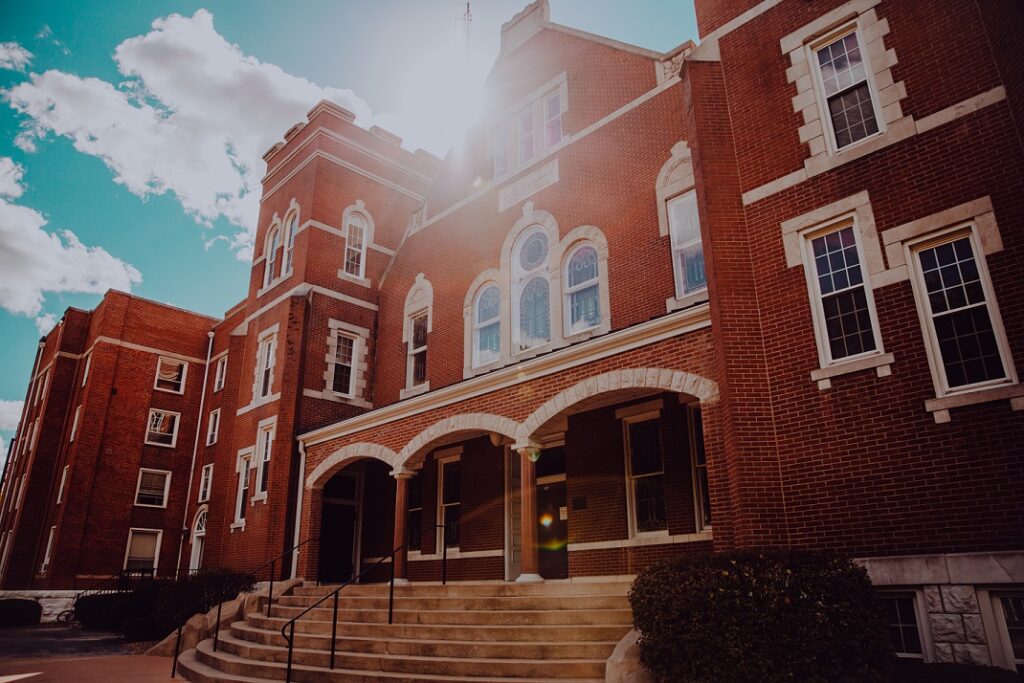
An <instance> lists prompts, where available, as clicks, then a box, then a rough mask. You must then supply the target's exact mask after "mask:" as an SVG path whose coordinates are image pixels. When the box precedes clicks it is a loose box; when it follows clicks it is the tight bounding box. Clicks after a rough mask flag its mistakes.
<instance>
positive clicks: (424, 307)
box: [398, 273, 434, 400]
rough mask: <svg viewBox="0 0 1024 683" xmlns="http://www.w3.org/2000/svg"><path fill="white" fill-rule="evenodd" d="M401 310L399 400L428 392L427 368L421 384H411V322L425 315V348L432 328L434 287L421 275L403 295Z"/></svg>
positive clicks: (412, 340) (417, 276) (428, 342)
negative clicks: (401, 382)
mask: <svg viewBox="0 0 1024 683" xmlns="http://www.w3.org/2000/svg"><path fill="white" fill-rule="evenodd" d="M402 310H403V321H402V342H403V343H404V344H405V345H406V356H405V357H406V360H405V388H404V389H402V390H401V391H400V392H399V394H398V396H399V400H402V399H406V398H410V397H412V396H417V395H419V394H422V393H425V392H427V391H430V379H429V367H427V368H426V370H427V372H426V373H425V374H424V381H423V382H421V383H419V384H416V383H414V382H413V376H414V375H413V353H414V351H413V344H414V339H413V320H414V319H415V318H417V317H419V316H420V315H426V317H427V339H426V340H425V341H426V345H427V347H429V346H430V333H431V332H432V331H433V326H434V286H433V285H432V284H431V283H430V281H429V280H427V279H426V277H425V276H424V275H423V273H418V274H417V275H416V279H415V280H414V281H413V284H412V286H411V287H410V288H409V292H408V293H407V294H406V295H405V306H404V307H403V309H402ZM417 348H418V347H417ZM428 362H429V359H428Z"/></svg>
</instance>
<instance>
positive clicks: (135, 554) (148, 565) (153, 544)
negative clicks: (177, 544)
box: [124, 529, 163, 571]
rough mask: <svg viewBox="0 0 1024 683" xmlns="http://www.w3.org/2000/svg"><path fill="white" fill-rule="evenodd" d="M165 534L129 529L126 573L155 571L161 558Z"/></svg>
mask: <svg viewBox="0 0 1024 683" xmlns="http://www.w3.org/2000/svg"><path fill="white" fill-rule="evenodd" d="M162 536H163V532H162V531H161V530H159V529H129V530H128V547H127V548H126V549H125V554H124V569H125V570H126V571H147V570H150V571H155V570H156V568H157V560H158V558H159V556H160V539H161V537H162Z"/></svg>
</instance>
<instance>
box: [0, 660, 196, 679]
mask: <svg viewBox="0 0 1024 683" xmlns="http://www.w3.org/2000/svg"><path fill="white" fill-rule="evenodd" d="M169 680H171V658H170V657H150V656H149V655H112V656H107V657H45V658H42V659H3V660H0V683H14V682H15V681H19V682H20V681H25V683H44V681H45V682H51V681H52V682H53V683H58V682H59V683H67V682H68V681H75V683H122V682H125V683H127V682H129V681H130V682H131V683H153V682H154V681H161V682H163V681H169ZM176 680H178V681H183V680H184V679H182V678H178V679H176Z"/></svg>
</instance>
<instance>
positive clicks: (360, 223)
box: [345, 211, 369, 278]
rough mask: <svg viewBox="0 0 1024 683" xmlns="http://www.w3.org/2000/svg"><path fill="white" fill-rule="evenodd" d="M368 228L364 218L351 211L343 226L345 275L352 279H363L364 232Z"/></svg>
mask: <svg viewBox="0 0 1024 683" xmlns="http://www.w3.org/2000/svg"><path fill="white" fill-rule="evenodd" d="M368 227H369V223H367V220H366V217H364V216H363V215H362V214H360V213H357V212H355V211H353V212H352V213H350V214H349V216H348V221H347V222H346V225H345V273H346V274H347V275H351V276H352V277H358V278H361V277H363V273H364V271H365V267H366V266H365V262H366V232H367V228H368Z"/></svg>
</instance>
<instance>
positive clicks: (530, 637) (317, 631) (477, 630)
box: [245, 614, 632, 642]
mask: <svg viewBox="0 0 1024 683" xmlns="http://www.w3.org/2000/svg"><path fill="white" fill-rule="evenodd" d="M342 616H344V615H342ZM245 620H246V623H248V624H249V625H251V626H252V627H254V628H257V629H263V630H266V631H275V632H277V633H280V632H281V628H282V627H283V626H284V625H285V624H287V623H288V620H287V619H282V618H278V617H270V618H267V617H265V616H263V615H262V614H250V615H248V616H246V618H245ZM631 628H632V624H631V623H627V624H594V625H580V624H555V625H548V624H540V625H533V626H530V627H529V628H523V627H522V626H520V625H512V624H492V625H484V626H474V627H473V628H472V629H467V628H466V627H465V626H463V625H452V624H406V623H395V624H386V623H383V622H381V623H365V622H362V623H356V622H351V621H348V620H347V619H346V620H345V621H341V619H339V621H338V636H339V637H341V636H344V637H349V636H354V637H364V638H406V639H413V640H460V639H464V638H466V637H467V636H468V635H471V636H472V639H473V640H476V641H485V642H495V641H521V642H594V641H610V640H614V641H616V642H618V641H619V640H620V639H621V638H622V636H624V635H625V634H626V633H627V632H628V631H629V630H630V629H631ZM330 632H331V623H330V622H329V621H310V620H307V619H300V620H299V621H297V622H296V623H295V633H297V634H298V633H303V634H307V635H328V634H330Z"/></svg>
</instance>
